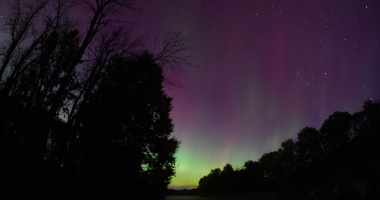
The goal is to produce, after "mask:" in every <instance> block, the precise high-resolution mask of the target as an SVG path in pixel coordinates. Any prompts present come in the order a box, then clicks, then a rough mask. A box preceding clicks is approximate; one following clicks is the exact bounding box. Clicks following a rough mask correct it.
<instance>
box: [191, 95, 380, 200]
mask: <svg viewBox="0 0 380 200" xmlns="http://www.w3.org/2000/svg"><path fill="white" fill-rule="evenodd" d="M297 136H298V137H297V139H298V140H297V141H296V142H293V140H292V139H288V140H286V141H284V142H283V143H281V147H280V148H279V149H278V150H277V151H274V152H269V153H265V154H264V155H263V156H262V157H261V158H260V159H259V160H258V161H251V160H249V161H246V162H245V164H244V166H243V168H242V169H239V170H233V169H232V167H231V165H229V164H227V165H226V166H225V167H224V169H223V171H221V170H220V169H219V168H217V169H214V170H211V172H210V174H208V175H207V176H204V177H203V178H201V179H200V181H199V188H198V191H199V193H200V194H201V195H203V196H231V195H242V194H251V193H256V194H258V193H263V192H264V193H265V194H270V196H271V198H273V199H378V198H379V197H380V189H379V188H380V181H379V180H380V159H379V157H380V102H376V103H374V102H372V101H370V100H368V101H366V102H365V103H364V106H363V110H362V111H360V112H357V113H355V114H353V115H351V114H349V113H347V112H335V113H333V114H332V115H331V116H330V117H329V118H328V119H327V120H326V121H325V122H324V123H323V125H322V127H321V129H320V130H317V129H315V128H310V127H306V128H304V129H302V130H301V131H300V132H299V133H298V135H297Z"/></svg>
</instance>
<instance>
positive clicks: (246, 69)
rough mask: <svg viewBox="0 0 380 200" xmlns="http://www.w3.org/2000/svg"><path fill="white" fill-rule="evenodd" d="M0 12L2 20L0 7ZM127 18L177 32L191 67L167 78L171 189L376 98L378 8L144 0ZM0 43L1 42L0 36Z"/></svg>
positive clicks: (374, 3) (310, 1) (146, 29)
mask: <svg viewBox="0 0 380 200" xmlns="http://www.w3.org/2000/svg"><path fill="white" fill-rule="evenodd" d="M1 1H2V2H1V3H0V6H1V7H0V15H1V16H2V17H3V18H4V14H3V13H4V5H3V4H4V2H3V0H1ZM136 6H137V7H138V8H140V10H141V11H137V12H128V14H126V15H125V19H124V20H127V21H132V22H134V23H135V26H134V27H135V33H136V35H141V34H143V35H147V36H148V37H149V38H154V37H157V36H162V35H163V34H165V33H166V32H168V31H170V32H175V31H183V33H184V34H186V35H188V36H189V37H190V39H191V40H192V41H193V43H194V47H193V51H192V54H193V55H194V57H195V58H196V60H195V61H194V64H195V65H199V67H183V68H182V73H181V74H173V76H174V77H175V78H174V80H176V81H177V82H178V83H180V84H183V85H184V87H182V88H168V89H167V93H168V94H169V95H170V96H172V97H173V98H174V101H173V104H174V109H173V111H172V115H171V116H172V118H173V121H174V123H175V131H174V133H173V134H174V135H175V136H176V137H177V138H178V139H179V140H181V146H180V149H179V151H178V153H177V166H178V167H177V174H176V177H174V178H173V180H172V183H171V185H170V186H171V187H173V188H183V187H187V188H189V187H194V186H197V185H198V181H199V179H200V178H201V177H203V176H204V175H207V174H208V173H209V172H210V170H211V169H214V168H217V167H219V168H222V167H223V166H224V165H225V164H227V163H230V164H231V165H232V166H233V167H235V168H237V167H242V166H243V164H244V162H245V161H247V160H254V161H255V160H257V159H259V158H260V157H261V155H262V154H264V153H267V152H270V151H274V150H277V149H278V148H279V147H280V143H281V142H282V141H284V140H286V139H288V138H293V139H296V136H297V133H298V132H299V131H300V130H301V129H302V128H304V127H306V126H309V127H315V128H317V129H319V128H320V127H321V125H322V123H323V121H324V120H325V119H327V118H328V116H329V115H330V114H332V113H333V112H334V111H347V112H349V113H354V112H357V111H360V110H361V109H362V106H363V103H364V101H365V100H368V99H373V100H378V99H380V1H378V0H370V1H369V0H367V1H365V0H357V1H342V0H334V1H319V0H289V1H285V0H278V1H271V0H250V1H249V0H246V1H244V0H243V1H238V0H223V1H222V0H209V1H206V0H151V1H144V2H139V3H137V4H136ZM0 37H1V36H0Z"/></svg>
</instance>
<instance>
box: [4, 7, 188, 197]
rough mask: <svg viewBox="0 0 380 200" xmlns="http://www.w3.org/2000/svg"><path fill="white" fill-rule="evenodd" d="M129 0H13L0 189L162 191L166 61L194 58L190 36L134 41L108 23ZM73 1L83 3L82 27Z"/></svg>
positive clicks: (169, 128) (21, 193)
mask: <svg viewBox="0 0 380 200" xmlns="http://www.w3.org/2000/svg"><path fill="white" fill-rule="evenodd" d="M131 5H132V4H131V3H130V2H129V1H120V0H107V1H101V0H95V1H87V0H83V1H82V0H78V1H77V0H72V1H66V0H57V1H55V3H54V4H52V5H50V4H49V1H46V0H37V1H30V2H26V1H24V2H22V1H15V3H14V5H13V6H12V9H11V11H10V17H9V20H8V21H7V23H6V24H5V25H4V27H3V28H4V30H6V31H7V33H8V34H9V35H8V36H9V37H4V38H5V39H4V41H2V43H0V45H1V48H0V61H1V62H0V169H1V171H0V188H1V193H0V198H1V199H6V198H10V199H23V198H26V197H27V198H33V197H36V198H49V199H57V198H58V199H59V198H62V199H73V198H78V199H88V198H95V199H96V198H97V199H106V198H111V197H118V198H133V199H136V198H137V197H138V198H139V199H141V198H146V199H163V198H164V194H165V191H166V189H167V185H168V184H169V183H170V180H171V177H172V176H173V175H174V172H175V161H176V159H175V157H174V155H175V153H176V151H177V149H178V147H179V141H178V140H177V139H176V138H174V137H173V136H171V133H172V132H173V126H174V125H173V122H172V119H171V117H170V111H171V109H172V103H171V102H172V99H171V98H170V97H168V96H167V95H166V94H165V92H164V86H165V84H167V83H171V81H170V80H166V78H165V77H164V75H163V74H164V73H163V71H164V68H168V69H169V70H172V69H176V70H178V68H179V67H180V66H181V64H189V63H190V62H191V60H190V57H189V56H187V54H186V53H185V51H187V50H188V49H189V47H188V43H187V42H188V39H187V38H186V37H183V36H182V34H181V33H180V32H178V33H175V34H168V35H166V36H165V37H164V39H163V43H162V45H161V47H160V46H158V47H157V49H153V50H151V51H148V50H146V51H141V50H140V49H141V47H143V46H144V44H143V43H141V40H140V39H131V37H130V34H129V31H128V30H127V29H123V28H118V29H116V28H114V26H112V24H113V23H114V22H117V15H118V14H120V13H123V12H122V9H129V8H130V6H131ZM76 6H82V7H85V8H87V9H88V11H87V12H88V14H89V17H90V18H89V20H88V22H86V23H88V24H84V25H86V26H87V29H85V30H86V31H85V32H83V33H80V31H78V30H77V29H76V28H75V26H74V25H75V24H72V23H70V22H71V21H75V20H73V19H70V17H69V16H70V15H69V13H70V10H71V9H74V8H76ZM45 12H49V14H48V15H47V14H45ZM40 19H43V20H42V21H39V20H40ZM82 25H83V24H82ZM149 52H154V53H149ZM171 55H172V56H171Z"/></svg>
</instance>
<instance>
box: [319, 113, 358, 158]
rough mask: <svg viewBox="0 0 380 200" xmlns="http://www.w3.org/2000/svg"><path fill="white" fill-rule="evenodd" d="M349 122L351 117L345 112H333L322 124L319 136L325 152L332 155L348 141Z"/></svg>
mask: <svg viewBox="0 0 380 200" xmlns="http://www.w3.org/2000/svg"><path fill="white" fill-rule="evenodd" d="M351 120H352V117H351V115H350V114H349V113H347V112H334V114H332V115H330V116H329V118H328V119H327V120H325V121H324V122H323V124H322V127H321V129H320V134H321V140H322V146H323V150H324V151H325V152H328V153H333V152H334V151H336V150H337V149H339V148H341V147H342V146H344V145H346V144H347V142H348V141H349V139H350V135H349V131H350V127H351Z"/></svg>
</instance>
